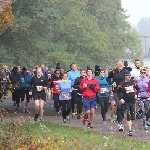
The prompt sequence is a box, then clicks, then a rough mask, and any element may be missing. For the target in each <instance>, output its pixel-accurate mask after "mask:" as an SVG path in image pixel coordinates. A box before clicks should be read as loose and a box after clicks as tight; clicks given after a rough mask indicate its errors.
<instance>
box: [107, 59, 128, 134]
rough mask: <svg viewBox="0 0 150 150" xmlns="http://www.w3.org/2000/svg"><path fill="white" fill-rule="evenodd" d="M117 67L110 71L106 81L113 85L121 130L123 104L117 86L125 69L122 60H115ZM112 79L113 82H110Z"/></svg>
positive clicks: (122, 77) (121, 129) (121, 128)
mask: <svg viewBox="0 0 150 150" xmlns="http://www.w3.org/2000/svg"><path fill="white" fill-rule="evenodd" d="M116 65H117V68H116V69H114V70H113V71H111V72H110V73H109V75H108V77H107V82H108V83H109V84H110V85H112V86H113V92H114V98H115V101H116V105H117V113H116V114H117V120H118V127H119V131H120V132H121V131H123V130H124V128H123V126H122V119H123V118H124V106H123V105H122V104H121V101H120V100H121V99H120V93H118V92H117V86H118V85H119V83H121V82H122V81H123V80H124V78H125V77H124V74H125V69H124V68H123V67H124V64H123V61H122V60H119V61H118V62H117V64H116ZM111 81H113V82H111Z"/></svg>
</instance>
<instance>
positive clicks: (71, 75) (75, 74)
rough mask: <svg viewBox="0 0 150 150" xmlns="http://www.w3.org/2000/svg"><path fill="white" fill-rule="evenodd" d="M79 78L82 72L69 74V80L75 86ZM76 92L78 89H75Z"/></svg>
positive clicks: (70, 72)
mask: <svg viewBox="0 0 150 150" xmlns="http://www.w3.org/2000/svg"><path fill="white" fill-rule="evenodd" d="M77 77H80V71H79V70H77V71H72V70H71V71H69V72H68V80H71V83H72V85H73V84H74V81H75V79H76V78H77ZM74 90H77V89H74Z"/></svg>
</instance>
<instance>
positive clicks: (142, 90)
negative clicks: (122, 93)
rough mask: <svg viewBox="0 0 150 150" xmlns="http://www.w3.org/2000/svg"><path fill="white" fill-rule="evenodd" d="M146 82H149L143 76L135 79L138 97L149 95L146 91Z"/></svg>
mask: <svg viewBox="0 0 150 150" xmlns="http://www.w3.org/2000/svg"><path fill="white" fill-rule="evenodd" d="M148 82H149V79H148V78H147V77H145V78H142V77H140V79H138V80H137V83H138V87H139V88H140V97H147V98H148V97H149V96H148V91H147V88H148ZM147 100H149V99H147Z"/></svg>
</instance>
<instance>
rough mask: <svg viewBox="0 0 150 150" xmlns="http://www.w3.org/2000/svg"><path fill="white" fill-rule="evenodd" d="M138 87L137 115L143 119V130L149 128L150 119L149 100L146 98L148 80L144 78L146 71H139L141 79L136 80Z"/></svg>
mask: <svg viewBox="0 0 150 150" xmlns="http://www.w3.org/2000/svg"><path fill="white" fill-rule="evenodd" d="M137 82H138V86H139V88H140V95H139V98H140V100H139V103H138V104H139V106H140V109H139V113H141V114H142V119H143V126H144V128H145V129H147V128H148V126H150V123H149V122H148V120H149V118H150V106H149V105H150V99H149V96H148V90H147V88H148V83H149V79H148V78H147V76H146V69H142V70H141V77H140V79H138V80H137Z"/></svg>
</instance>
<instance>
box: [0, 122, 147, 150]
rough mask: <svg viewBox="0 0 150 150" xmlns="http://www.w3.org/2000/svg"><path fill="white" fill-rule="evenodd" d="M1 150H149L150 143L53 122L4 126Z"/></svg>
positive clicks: (2, 128)
mask: <svg viewBox="0 0 150 150" xmlns="http://www.w3.org/2000/svg"><path fill="white" fill-rule="evenodd" d="M0 135H1V136H0V150H7V149H8V150H131V149H132V150H149V149H150V148H149V147H150V144H149V143H146V142H139V141H136V140H130V139H126V138H121V137H116V136H113V135H102V134H100V133H97V132H92V131H90V130H83V129H78V128H74V127H67V126H61V125H57V124H53V123H49V122H43V123H34V122H30V121H27V122H25V123H19V122H12V123H8V124H3V125H0Z"/></svg>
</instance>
